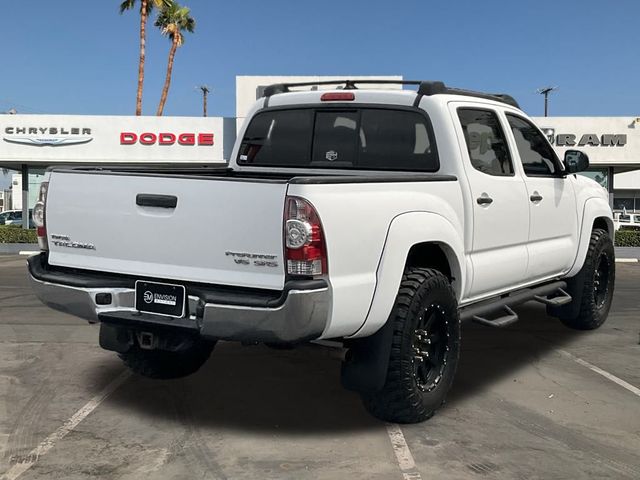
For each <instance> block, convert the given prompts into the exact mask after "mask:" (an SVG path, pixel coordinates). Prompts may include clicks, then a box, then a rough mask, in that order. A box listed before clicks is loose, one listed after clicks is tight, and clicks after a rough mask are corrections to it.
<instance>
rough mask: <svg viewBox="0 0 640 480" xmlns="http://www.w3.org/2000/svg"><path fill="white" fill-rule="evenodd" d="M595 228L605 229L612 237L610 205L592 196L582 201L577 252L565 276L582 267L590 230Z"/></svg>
mask: <svg viewBox="0 0 640 480" xmlns="http://www.w3.org/2000/svg"><path fill="white" fill-rule="evenodd" d="M596 228H602V229H603V230H606V231H607V233H608V234H609V236H610V237H611V239H612V240H613V239H614V235H615V230H614V227H613V214H612V213H611V207H609V203H608V202H607V201H606V200H604V199H602V198H597V197H594V198H589V199H588V200H587V201H586V202H585V203H584V208H583V211H582V223H581V229H580V237H579V241H578V252H577V254H576V259H575V262H574V264H573V266H572V267H571V269H570V270H569V272H568V273H567V275H566V276H567V277H573V276H575V275H577V274H578V272H579V271H580V269H581V268H582V265H583V264H584V261H585V258H586V257H587V251H588V249H589V240H590V238H591V232H593V230H594V229H596Z"/></svg>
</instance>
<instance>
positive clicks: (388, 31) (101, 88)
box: [0, 0, 640, 116]
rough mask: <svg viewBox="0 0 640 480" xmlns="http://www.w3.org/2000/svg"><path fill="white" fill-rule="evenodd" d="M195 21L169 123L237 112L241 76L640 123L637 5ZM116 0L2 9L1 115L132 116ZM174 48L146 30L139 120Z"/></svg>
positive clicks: (125, 34)
mask: <svg viewBox="0 0 640 480" xmlns="http://www.w3.org/2000/svg"><path fill="white" fill-rule="evenodd" d="M184 3H185V4H186V5H187V6H189V7H190V8H191V10H192V13H193V16H194V17H195V19H196V22H197V24H196V32H195V34H193V35H189V36H188V37H187V39H186V43H185V45H184V47H182V48H181V49H180V50H179V51H178V54H177V57H176V64H175V68H174V77H173V83H172V86H171V91H170V94H169V99H168V102H167V106H166V108H165V115H199V114H200V112H201V98H200V96H199V93H198V92H197V91H196V89H195V87H196V85H199V84H208V85H209V86H211V87H213V89H214V91H213V94H212V95H211V96H210V115H227V116H232V115H234V109H235V100H234V94H235V76H236V75H268V74H273V75H286V74H292V75H293V74H301V75H304V74H320V75H322V74H326V75H335V74H339V75H348V74H353V75H376V74H380V75H390V74H400V75H404V76H405V78H410V79H440V80H444V81H445V82H446V83H447V84H451V85H455V86H459V87H465V88H471V89H476V90H487V91H496V92H497V91H500V92H508V93H511V94H512V95H514V96H515V97H516V98H517V99H518V100H519V101H520V103H521V105H522V107H523V108H524V110H525V111H527V112H528V113H529V114H531V115H540V114H541V113H542V98H541V96H540V95H537V94H536V93H535V90H536V88H537V87H541V86H545V85H558V86H559V87H560V89H559V90H558V92H557V93H554V94H553V96H552V98H551V103H550V112H551V114H552V115H634V116H635V115H639V114H640V105H639V99H640V95H639V88H638V86H639V85H640V61H639V60H640V58H639V57H640V55H639V54H638V41H639V39H638V29H637V26H638V19H639V18H640V2H638V1H637V0H610V1H606V2H605V1H604V0H600V1H590V0H587V1H562V0H557V1H555V2H549V1H544V0H538V1H529V0H519V1H513V0H511V1H507V0H504V1H498V0H482V1H480V0H476V1H471V0H469V1H466V0H465V1H448V2H436V1H427V0H423V1H402V0H396V1H395V2H389V1H377V0H369V1H351V2H346V1H333V0H328V1H323V2H305V1H303V0H298V1H287V0H273V1H268V2H267V1H253V0H251V1H249V0H248V1H242V0H237V1H224V2H223V1H211V0H185V1H184ZM118 5H119V2H118V1H117V0H113V1H111V0H100V1H87V0H83V1H81V0H60V1H58V2H51V1H44V0H32V1H28V2H27V1H20V2H12V3H11V7H10V14H8V13H7V9H5V15H3V17H4V21H3V34H4V35H3V36H4V39H5V41H4V48H3V54H2V65H3V68H2V71H3V74H2V75H1V76H0V111H6V110H8V109H9V108H12V107H14V108H16V109H17V110H18V111H19V112H21V113H52V114H53V113H65V114H125V115H126V114H132V113H133V112H134V108H135V88H136V76H137V59H138V23H139V22H138V16H137V12H127V13H125V15H122V16H121V15H119V13H118ZM168 49H169V41H168V40H167V39H165V38H163V37H161V36H160V35H159V32H158V31H157V29H156V28H155V27H153V24H152V22H150V23H149V34H148V49H147V69H146V82H145V96H144V105H143V108H144V114H148V115H152V114H154V113H155V109H156V107H157V103H158V99H159V96H160V91H161V88H162V83H163V81H164V72H165V65H166V57H167V53H168Z"/></svg>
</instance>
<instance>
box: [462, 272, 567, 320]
mask: <svg viewBox="0 0 640 480" xmlns="http://www.w3.org/2000/svg"><path fill="white" fill-rule="evenodd" d="M566 288H567V283H566V282H562V281H558V282H552V283H548V284H546V285H541V286H539V287H534V288H524V289H522V290H517V291H515V292H512V293H510V294H508V295H506V296H503V297H496V298H494V299H492V300H487V301H484V302H481V303H478V304H474V305H470V306H468V307H463V308H461V309H460V319H461V320H462V321H466V320H473V321H474V322H477V323H480V324H482V325H486V326H489V327H498V328H502V327H506V326H508V325H511V324H512V323H515V322H517V321H518V314H517V313H515V312H514V311H513V310H512V309H511V307H515V306H517V305H520V304H522V303H525V302H528V301H530V300H534V301H536V302H540V303H544V304H545V305H550V306H560V305H564V304H566V303H569V302H570V301H571V295H569V294H568V293H567V292H566V291H565V289H566ZM496 314H498V315H499V316H497V317H495V315H496ZM488 316H494V318H487V317H488Z"/></svg>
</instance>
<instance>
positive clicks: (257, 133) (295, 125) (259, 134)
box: [238, 110, 313, 167]
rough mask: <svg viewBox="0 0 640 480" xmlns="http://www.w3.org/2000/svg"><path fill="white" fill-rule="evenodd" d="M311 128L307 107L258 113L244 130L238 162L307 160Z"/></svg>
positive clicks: (300, 162)
mask: <svg viewBox="0 0 640 480" xmlns="http://www.w3.org/2000/svg"><path fill="white" fill-rule="evenodd" d="M312 128H313V112H312V111H311V110H278V111H273V112H264V113H259V114H258V115H256V116H255V117H254V118H253V120H252V121H251V124H250V125H249V128H247V131H246V132H245V134H244V138H243V139H242V144H241V145H240V155H239V157H238V163H244V164H247V163H250V164H256V165H279V166H283V167H287V166H292V165H293V166H297V165H304V164H308V163H309V152H310V151H311V131H312Z"/></svg>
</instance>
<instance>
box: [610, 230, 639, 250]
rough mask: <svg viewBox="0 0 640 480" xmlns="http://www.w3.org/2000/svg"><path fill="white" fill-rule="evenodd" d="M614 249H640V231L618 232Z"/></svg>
mask: <svg viewBox="0 0 640 480" xmlns="http://www.w3.org/2000/svg"><path fill="white" fill-rule="evenodd" d="M616 247H640V230H622V229H621V230H618V231H617V232H616Z"/></svg>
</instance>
